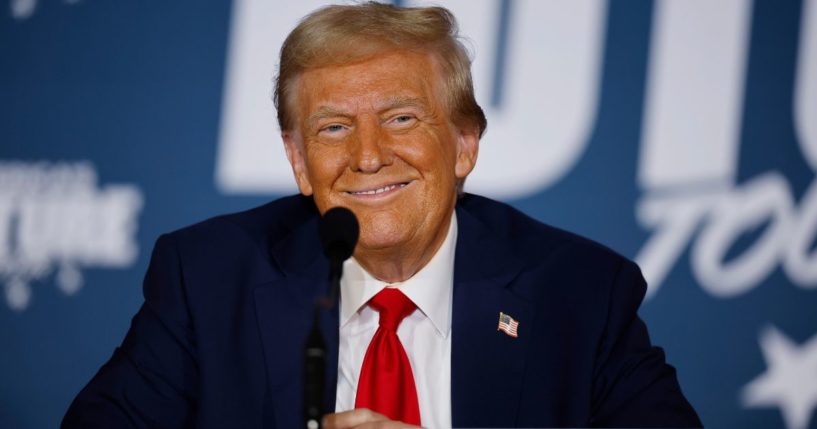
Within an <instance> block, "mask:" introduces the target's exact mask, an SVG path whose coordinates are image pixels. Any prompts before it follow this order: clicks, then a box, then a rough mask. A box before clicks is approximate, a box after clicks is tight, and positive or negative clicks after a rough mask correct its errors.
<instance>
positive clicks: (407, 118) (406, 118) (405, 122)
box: [390, 115, 417, 128]
mask: <svg viewBox="0 0 817 429" xmlns="http://www.w3.org/2000/svg"><path fill="white" fill-rule="evenodd" d="M415 121H417V117H416V116H414V115H397V116H395V117H393V118H392V119H391V121H390V122H391V124H392V126H394V127H398V128H405V127H408V126H410V125H412V124H413V123H414V122H415Z"/></svg>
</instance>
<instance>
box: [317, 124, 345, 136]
mask: <svg viewBox="0 0 817 429" xmlns="http://www.w3.org/2000/svg"><path fill="white" fill-rule="evenodd" d="M344 129H345V127H344V126H343V125H341V124H330V125H327V126H325V127H323V128H321V129H320V131H321V132H322V133H323V132H325V133H329V134H337V133H339V132H341V131H343V130H344Z"/></svg>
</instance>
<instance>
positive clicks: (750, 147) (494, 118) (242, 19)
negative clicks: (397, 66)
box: [0, 0, 817, 428]
mask: <svg viewBox="0 0 817 429" xmlns="http://www.w3.org/2000/svg"><path fill="white" fill-rule="evenodd" d="M2 3H5V4H2ZM307 3H308V4H304V3H303V2H293V3H292V4H291V5H289V6H287V5H283V2H276V3H274V4H273V2H265V1H263V0H252V1H250V0H247V1H238V2H236V3H235V4H233V3H231V2H229V1H227V0H222V1H210V2H200V1H191V0H187V1H184V0H180V1H174V2H144V1H133V0H123V1H118V2H111V1H99V0H73V1H69V0H64V1H57V0H39V1H37V0H10V1H9V0H6V1H0V11H2V13H0V58H2V59H0V61H1V62H2V63H1V64H2V66H0V100H2V102H0V287H1V288H2V291H3V295H2V297H0V298H2V299H0V427H3V428H6V427H8V428H41V427H53V426H56V425H57V424H58V422H59V420H60V418H61V417H62V414H63V413H64V412H65V410H66V408H67V406H68V404H69V403H70V401H71V399H72V398H73V396H74V395H75V394H76V393H77V392H78V391H79V389H80V388H81V387H82V386H83V385H84V384H85V383H86V382H87V381H88V380H89V379H90V377H91V376H92V375H93V374H94V373H95V372H96V370H97V369H98V368H99V366H100V365H101V364H102V363H103V362H105V361H106V360H107V359H108V358H109V357H110V355H111V353H112V351H113V349H114V347H116V346H117V345H118V344H119V342H120V341H121V339H122V338H123V336H124V333H125V332H126V330H127V327H128V324H129V321H130V317H131V316H132V315H133V314H134V313H135V312H136V310H137V309H138V307H139V305H140V303H141V279H142V276H143V273H144V271H145V268H146V265H147V262H148V257H149V255H150V249H151V247H152V245H153V242H154V240H155V239H156V237H157V236H158V235H159V234H161V233H162V232H166V231H169V230H173V229H176V228H179V227H182V226H184V225H187V224H190V223H193V222H196V221H199V220H202V219H204V218H207V217H210V216H213V215H216V214H220V213H224V212H229V211H236V210H240V209H245V208H249V207H252V206H255V205H258V204H261V203H263V202H265V201H268V200H270V199H272V198H275V197H277V196H280V195H283V194H284V193H287V192H288V191H286V189H288V188H287V187H289V189H294V188H293V187H292V183H289V182H286V183H283V182H282V179H281V177H284V176H287V175H288V174H289V172H288V170H287V168H286V165H283V166H282V164H281V162H280V161H281V160H280V159H278V160H272V159H271V158H270V160H269V161H267V158H265V157H266V156H267V155H266V154H264V155H263V156H262V155H259V156H254V155H253V154H254V153H255V152H253V149H252V147H253V144H255V143H253V144H245V143H247V142H248V141H250V140H251V139H249V138H247V137H246V136H252V138H255V139H257V140H258V141H260V143H258V144H259V146H258V147H263V148H265V147H267V146H268V147H270V148H278V147H279V146H280V145H281V142H280V139H279V138H278V137H277V136H275V133H274V131H275V129H274V110H273V109H272V106H271V102H270V101H269V93H270V87H271V84H270V78H271V76H272V74H273V72H274V58H275V55H276V53H277V51H278V49H279V46H280V40H279V39H280V37H283V36H282V35H283V34H285V33H286V32H287V31H289V29H291V28H292V27H293V26H294V25H295V23H296V19H297V17H298V16H301V15H303V13H304V12H306V11H308V10H311V9H313V8H314V7H315V6H316V4H317V3H319V2H312V3H309V2H307ZM313 3H314V4H313ZM401 3H409V2H401ZM440 3H443V4H448V3H451V5H450V6H451V8H452V10H454V12H455V13H456V14H457V15H458V16H459V17H460V19H461V21H462V24H463V25H462V27H463V31H464V33H465V34H466V35H467V36H469V37H472V39H473V47H474V51H475V53H476V56H477V57H476V58H477V62H476V63H475V79H476V84H477V87H478V92H480V100H481V103H483V105H484V106H485V107H486V110H487V111H488V116H489V118H488V119H489V126H488V135H487V136H486V138H485V139H484V141H483V147H484V148H485V149H483V150H482V152H481V155H480V156H481V159H480V161H479V164H480V166H479V170H478V171H477V173H475V174H477V177H475V178H474V180H473V181H472V180H470V179H469V184H468V185H469V187H470V188H468V189H469V190H472V191H474V192H483V193H487V194H489V195H492V196H495V197H497V198H500V199H503V200H505V201H507V202H509V203H511V204H513V205H515V206H516V207H518V208H520V209H521V210H523V211H525V212H526V213H528V214H530V215H531V216H534V217H536V218H537V219H540V220H542V221H544V222H547V223H551V224H554V225H557V226H560V227H563V228H566V229H569V230H572V231H575V232H577V233H580V234H582V235H585V236H588V237H590V238H592V239H595V240H597V241H599V242H601V243H604V244H606V245H607V246H610V247H612V248H613V249H616V250H617V251H619V252H621V253H622V254H624V255H626V256H628V257H631V258H634V259H636V260H637V261H638V262H639V263H640V264H641V266H642V267H643V269H644V272H645V275H646V276H647V278H648V280H650V282H651V284H650V293H649V298H648V300H647V301H646V302H645V304H644V305H643V307H642V309H641V315H642V317H643V318H644V319H646V321H647V323H648V326H649V328H650V332H651V335H652V338H653V340H654V342H656V343H658V344H659V345H661V346H663V347H664V348H665V350H666V352H667V355H668V359H669V360H670V361H671V362H672V363H673V364H674V365H675V366H676V367H677V369H678V374H679V377H680V380H681V384H682V387H683V388H684V391H685V393H686V394H687V396H688V397H689V399H690V401H691V402H692V404H693V405H694V406H695V407H696V409H697V410H698V411H699V413H700V415H701V418H702V419H703V421H704V423H705V424H706V425H707V426H709V427H758V428H760V427H763V428H766V427H788V428H817V412H815V409H817V246H816V244H817V243H815V241H817V240H816V238H817V185H815V183H817V182H815V171H816V170H817V30H814V31H811V29H812V28H815V27H817V1H814V0H803V1H802V2H801V1H796V0H790V1H773V0H754V1H751V0H724V1H723V2H714V3H718V4H717V5H711V4H709V3H712V2H706V1H705V0H656V1H651V0H610V1H609V2H607V1H603V0H584V1H578V0H576V1H573V2H571V0H564V1H562V2H555V1H554V2H532V1H522V0H517V1H514V0H496V1H494V0H490V1H489V0H485V1H482V2H473V4H475V6H467V7H466V6H463V4H465V5H468V3H467V2H462V1H459V2H458V1H451V2H440ZM296 5H297V6H296ZM3 6H5V7H3ZM541 8H545V9H546V10H545V9H541ZM547 8H550V9H547ZM562 13H563V14H564V15H560V14H562ZM539 21H541V22H542V24H541V25H536V24H537V22H539ZM558 22H567V23H569V24H570V25H566V26H564V28H562V27H560V26H558ZM265 35H266V36H265ZM595 35H597V36H598V37H596V36H595ZM266 37H268V39H267V38H266ZM539 38H541V39H539ZM526 61H530V63H526ZM537 67H539V69H538V68H537ZM537 70H541V71H537ZM253 73H255V76H260V79H261V82H260V83H259V82H252V79H253V75H252V74H253ZM525 73H529V74H527V75H526V74H525ZM530 73H534V74H533V75H531V74H530ZM536 73H538V74H536ZM537 77H541V79H538V78H537ZM562 82H567V83H564V84H562ZM245 83H248V84H247V85H245ZM549 85H550V86H549ZM517 88H519V89H517ZM526 88H527V89H529V90H528V91H525V89H526ZM248 94H249V95H248ZM253 97H257V98H253ZM254 100H261V102H260V103H261V105H262V106H265V107H257V108H256V107H253V106H254V105H253V101H254ZM265 103H266V104H265ZM242 112H250V113H247V114H243V113H242ZM253 114H256V115H258V116H257V117H258V118H262V120H255V119H254V118H253V116H252V115H253ZM561 115H563V116H561ZM247 118H252V121H249V122H252V123H248V120H247ZM537 118H539V119H537ZM242 121H243V122H242ZM571 124H573V125H571ZM256 127H257V128H256ZM560 127H562V128H564V130H562V128H560ZM571 127H572V128H571ZM562 131H563V132H562ZM242 136H243V137H242ZM519 136H525V137H524V138H520V137H519ZM565 148H567V149H565ZM259 150H261V149H259ZM263 150H265V149H263ZM276 150H280V149H276ZM269 156H270V157H272V156H276V157H277V156H278V155H275V154H271V155H269ZM259 159H260V160H261V161H260V162H259V161H258V160H259ZM252 162H256V164H255V165H251V164H252ZM267 162H268V164H266V163H267ZM537 163H539V164H537ZM548 163H550V164H548ZM267 165H268V166H269V167H268V168H267ZM254 171H257V172H258V174H256V173H253V172H254ZM515 172H516V174H518V176H514V175H513V174H514V173H515ZM267 173H270V174H273V173H274V174H275V175H276V176H275V177H272V176H269V175H266V176H265V174H267Z"/></svg>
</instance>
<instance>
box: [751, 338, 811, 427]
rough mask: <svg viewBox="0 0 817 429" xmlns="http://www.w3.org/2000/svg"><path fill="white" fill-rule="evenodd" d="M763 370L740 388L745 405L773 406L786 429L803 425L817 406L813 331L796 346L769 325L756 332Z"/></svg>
mask: <svg viewBox="0 0 817 429" xmlns="http://www.w3.org/2000/svg"><path fill="white" fill-rule="evenodd" d="M760 348H761V350H762V351H763V358H764V359H765V360H766V366H767V369H766V372H764V373H763V374H760V375H759V376H757V378H755V379H754V380H752V381H751V382H750V383H749V384H747V385H746V386H745V387H744V388H743V392H742V402H743V405H744V406H745V407H747V408H748V407H770V406H777V407H779V408H780V411H781V413H782V414H783V420H784V421H785V422H786V427H787V428H788V429H806V428H807V427H808V425H809V420H810V419H811V414H812V411H813V410H814V408H815V407H817V335H815V336H813V337H812V338H811V339H810V340H808V341H806V342H805V343H804V344H802V345H801V346H798V345H797V344H795V343H794V342H793V341H791V340H790V339H789V338H788V337H786V335H785V334H783V333H782V332H780V331H779V330H778V329H777V328H775V327H773V326H768V327H766V328H765V329H763V331H762V332H761V333H760Z"/></svg>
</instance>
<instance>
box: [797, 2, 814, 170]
mask: <svg viewBox="0 0 817 429" xmlns="http://www.w3.org/2000/svg"><path fill="white" fill-rule="evenodd" d="M794 123H795V127H796V131H797V136H798V138H799V143H800V149H801V150H802V152H803V157H804V158H805V159H806V161H807V162H808V163H809V165H810V166H811V169H812V171H817V0H803V10H802V15H801V19H800V52H799V53H798V57H797V77H796V78H795V92H794Z"/></svg>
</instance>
